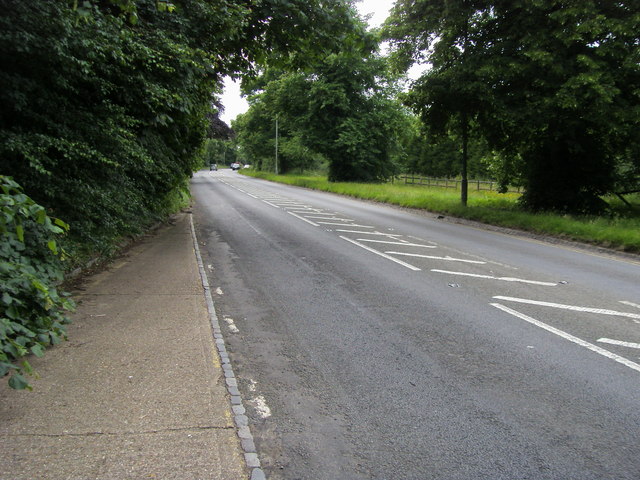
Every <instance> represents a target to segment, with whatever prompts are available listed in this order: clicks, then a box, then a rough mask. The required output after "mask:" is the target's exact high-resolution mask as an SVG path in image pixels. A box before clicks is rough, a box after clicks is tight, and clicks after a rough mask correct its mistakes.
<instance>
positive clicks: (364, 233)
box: [336, 228, 402, 237]
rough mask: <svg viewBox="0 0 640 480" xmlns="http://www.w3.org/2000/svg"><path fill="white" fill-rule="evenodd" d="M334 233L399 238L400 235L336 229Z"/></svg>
mask: <svg viewBox="0 0 640 480" xmlns="http://www.w3.org/2000/svg"><path fill="white" fill-rule="evenodd" d="M336 232H344V233H360V234H362V235H384V236H386V237H401V236H402V235H398V234H397V233H383V232H363V231H361V230H341V229H339V228H336Z"/></svg>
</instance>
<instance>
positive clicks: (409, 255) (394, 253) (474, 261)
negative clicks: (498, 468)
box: [384, 252, 487, 265]
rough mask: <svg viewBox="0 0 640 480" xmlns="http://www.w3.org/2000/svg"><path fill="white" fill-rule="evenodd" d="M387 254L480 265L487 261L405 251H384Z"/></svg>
mask: <svg viewBox="0 0 640 480" xmlns="http://www.w3.org/2000/svg"><path fill="white" fill-rule="evenodd" d="M384 253H388V254H389V255H405V256H407V257H418V258H428V259H431V260H446V261H448V262H464V263H477V264H480V265H484V264H486V263H487V262H481V261H480V260H465V259H464V258H454V257H450V256H449V255H447V256H446V257H436V256H432V255H421V254H419V253H406V252H384Z"/></svg>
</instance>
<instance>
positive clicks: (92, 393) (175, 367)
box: [0, 213, 264, 480]
mask: <svg viewBox="0 0 640 480" xmlns="http://www.w3.org/2000/svg"><path fill="white" fill-rule="evenodd" d="M190 217H191V216H190V214H188V213H181V214H179V215H177V216H176V217H175V218H174V219H173V221H172V222H171V223H169V224H167V225H164V226H162V227H161V228H160V229H158V230H157V231H156V232H155V233H153V234H150V235H148V236H147V237H145V238H144V239H142V240H141V241H140V242H138V243H136V244H135V245H134V246H133V247H132V248H130V249H129V250H128V251H127V252H126V253H125V254H124V255H123V256H122V257H120V258H118V259H117V260H116V261H115V262H114V263H113V264H111V265H110V266H109V267H108V268H107V269H106V270H104V271H102V272H100V273H97V274H95V275H93V276H91V277H88V278H86V279H85V280H84V282H83V284H82V286H81V287H79V288H78V289H77V290H76V291H75V292H73V293H74V295H73V297H74V300H75V301H76V302H77V303H78V308H77V310H76V312H75V313H73V314H72V315H71V317H72V319H73V323H72V324H71V325H69V326H68V337H69V340H68V341H67V342H63V343H62V344H61V345H58V346H56V347H53V348H49V349H48V350H47V352H46V354H45V356H44V357H43V358H29V361H30V363H31V364H32V366H33V367H34V368H35V370H36V371H37V373H38V374H39V375H40V379H37V380H30V381H31V383H32V385H33V391H31V392H29V391H14V390H12V389H10V388H9V387H8V385H7V384H6V378H5V379H4V380H3V381H2V384H0V479H2V480H21V479H25V480H27V479H28V480H34V479H38V480H46V479H56V480H59V479H181V480H186V479H215V480H220V479H221V480H235V479H248V478H249V477H250V475H251V478H254V479H256V478H264V477H263V473H262V472H261V470H260V469H259V468H256V467H259V461H258V460H257V455H256V454H255V453H247V452H251V449H250V447H249V449H247V439H246V438H245V437H243V438H240V436H239V435H240V432H241V431H242V430H243V429H242V425H240V424H239V422H238V418H239V417H242V415H237V414H238V413H244V412H243V411H242V410H243V407H242V405H241V403H240V402H239V401H238V400H237V397H236V401H235V405H232V400H233V398H232V396H231V395H230V394H229V385H232V384H233V383H234V382H235V379H233V378H231V379H229V377H230V375H229V372H231V369H230V365H229V364H228V357H225V354H224V344H223V341H222V339H221V337H220V336H219V335H215V338H214V334H215V333H216V324H215V312H212V311H211V309H212V304H211V302H210V297H208V299H207V296H208V291H207V289H208V287H207V285H203V280H202V278H201V276H200V271H199V270H200V268H201V267H202V266H201V264H200V268H199V264H198V258H199V252H198V250H197V243H194V240H193V238H194V237H193V233H192V232H193V229H192V226H191V218H190ZM205 283H206V281H205ZM208 304H209V305H208ZM218 329H219V327H218ZM218 333H219V332H218ZM223 367H226V368H223ZM238 427H240V428H238ZM245 430H246V428H245ZM248 443H249V445H251V444H252V443H253V441H252V439H251V438H249V442H248ZM254 448H255V447H254Z"/></svg>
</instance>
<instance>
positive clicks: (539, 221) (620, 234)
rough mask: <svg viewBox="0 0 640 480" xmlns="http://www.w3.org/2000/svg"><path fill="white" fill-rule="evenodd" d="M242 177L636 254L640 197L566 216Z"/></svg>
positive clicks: (428, 190) (304, 180)
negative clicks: (607, 212) (607, 209)
mask: <svg viewBox="0 0 640 480" xmlns="http://www.w3.org/2000/svg"><path fill="white" fill-rule="evenodd" d="M242 173H243V174H245V175H250V176H253V177H258V178H263V179H265V180H270V181H273V182H279V183H285V184H288V185H295V186H299V187H306V188H311V189H314V190H322V191H326V192H333V193H338V194H341V195H347V196H350V197H354V198H361V199H365V200H372V201H376V202H382V203H388V204H392V205H398V206H401V207H407V208H418V209H423V210H427V211H430V212H434V213H440V214H445V215H449V216H453V217H458V218H465V219H468V220H474V221H477V222H481V223H486V224H490V225H497V226H501V227H507V228H515V229H519V230H524V231H527V232H532V233H536V234H543V235H551V236H555V237H558V238H562V239H566V240H574V241H579V242H585V243H590V244H593V245H598V246H602V247H606V248H611V249H615V250H619V251H625V252H631V253H640V210H639V208H638V205H639V204H640V196H638V195H636V196H635V197H631V203H632V204H634V205H635V210H633V211H632V210H630V209H629V208H628V207H626V206H625V205H624V204H623V203H622V202H620V201H619V200H618V199H617V198H611V199H609V198H608V199H606V200H607V201H608V202H609V203H610V204H611V206H612V210H613V212H614V213H613V215H611V216H610V217H593V216H589V217H586V216H570V215H558V214H553V213H536V214H534V213H528V212H525V211H523V210H522V209H521V208H520V207H519V206H518V203H517V200H518V197H519V195H518V194H516V193H508V194H499V193H496V192H486V191H480V192H478V191H474V190H472V189H470V190H469V200H468V206H467V207H463V206H462V205H461V203H460V192H458V191H456V190H454V189H445V188H432V187H419V186H411V185H404V184H402V183H396V184H367V183H364V184H363V183H330V182H328V181H327V179H326V178H325V177H320V176H305V175H274V174H270V173H265V172H258V171H254V170H244V171H242Z"/></svg>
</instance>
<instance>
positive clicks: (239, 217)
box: [192, 170, 640, 480]
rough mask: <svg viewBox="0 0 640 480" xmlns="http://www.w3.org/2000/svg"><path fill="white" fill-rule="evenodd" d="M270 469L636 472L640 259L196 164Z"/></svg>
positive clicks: (238, 365) (377, 474)
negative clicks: (572, 246)
mask: <svg viewBox="0 0 640 480" xmlns="http://www.w3.org/2000/svg"><path fill="white" fill-rule="evenodd" d="M192 191H193V194H194V197H195V202H196V204H195V209H194V217H195V220H196V228H197V233H198V239H199V242H200V245H201V249H202V253H203V258H204V263H205V267H206V269H207V270H208V274H209V277H210V284H211V285H212V290H213V293H214V301H215V304H216V310H217V313H218V316H219V317H220V321H221V324H222V326H223V330H224V333H225V340H226V342H227V349H228V350H229V353H230V357H231V359H232V362H233V364H234V369H235V372H236V375H237V377H238V382H239V385H240V390H241V391H242V394H243V398H244V399H245V403H246V406H247V414H248V415H249V418H250V427H251V429H252V432H253V435H254V438H255V441H256V445H257V448H258V452H259V455H260V458H261V461H262V465H263V468H264V470H265V472H266V474H267V476H268V477H269V478H270V479H314V480H323V479H326V480H336V479H348V480H351V479H353V480H358V479H412V480H418V479H419V480H421V479H474V480H476V479H509V480H514V479H554V480H557V479H576V480H588V479H594V480H596V479H597V480H603V479H616V480H622V479H629V480H631V479H634V480H637V479H640V263H639V262H638V260H634V259H624V258H614V257H612V256H607V255H602V254H598V253H595V252H591V253H590V252H588V251H582V250H579V249H576V248H570V247H567V246H560V245H552V244H547V243H543V242H541V241H536V240H533V239H528V238H524V237H521V236H516V235H507V234H505V233H499V232H492V231H489V230H486V229H480V228H474V227H471V226H466V225H461V224H456V223H455V222H451V221H449V220H448V219H438V218H437V217H436V215H433V214H420V213H416V212H413V211H407V210H402V209H399V208H392V207H388V206H384V205H377V204H373V203H370V202H361V201H357V200H353V199H349V198H344V197H340V196H337V195H332V194H326V193H320V192H313V191H309V190H305V189H300V188H294V187H287V186H283V185H277V184H273V183H269V182H265V181H261V180H257V179H253V178H247V177H243V176H241V175H240V174H238V173H232V172H229V171H224V170H221V171H218V172H209V171H201V172H199V173H197V174H196V175H195V176H194V178H193V182H192Z"/></svg>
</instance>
